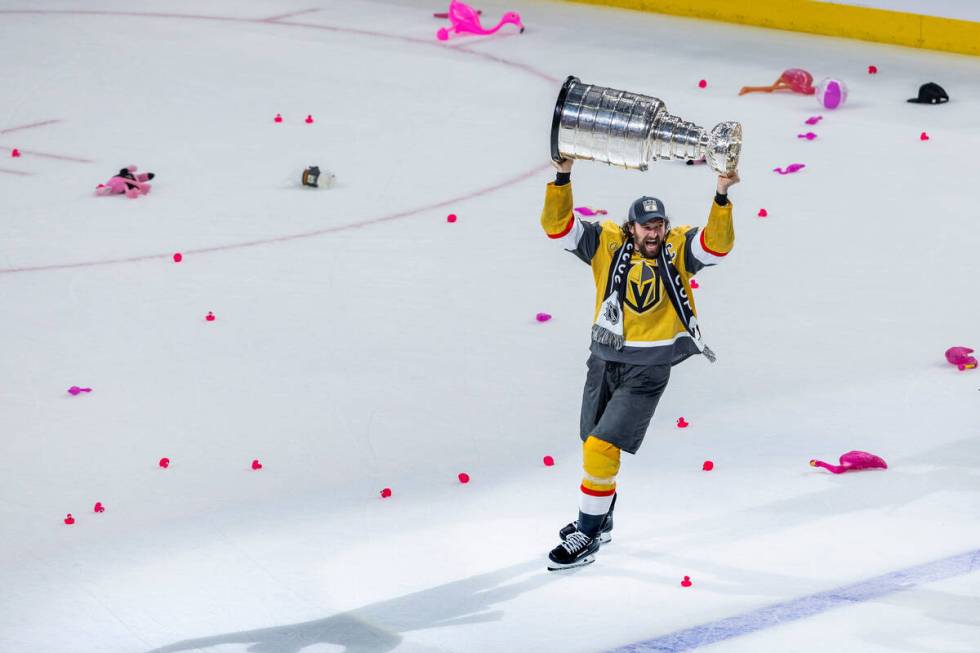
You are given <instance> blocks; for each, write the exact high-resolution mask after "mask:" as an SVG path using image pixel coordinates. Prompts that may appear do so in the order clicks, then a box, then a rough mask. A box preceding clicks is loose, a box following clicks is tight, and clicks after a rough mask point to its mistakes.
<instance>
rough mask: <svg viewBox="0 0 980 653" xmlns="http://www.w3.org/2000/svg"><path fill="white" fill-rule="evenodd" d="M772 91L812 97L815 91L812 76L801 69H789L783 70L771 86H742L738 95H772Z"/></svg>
mask: <svg viewBox="0 0 980 653" xmlns="http://www.w3.org/2000/svg"><path fill="white" fill-rule="evenodd" d="M773 91H792V92H793V93H802V94H803V95H813V94H814V93H816V92H817V89H815V88H814V87H813V75H811V74H810V73H808V72H807V71H805V70H803V69H802V68H790V69H788V70H784V71H783V74H782V75H780V76H779V79H777V80H776V81H775V82H773V84H772V86H743V87H742V90H740V91H739V92H738V94H739V95H745V94H746V93H759V92H761V93H772V92H773Z"/></svg>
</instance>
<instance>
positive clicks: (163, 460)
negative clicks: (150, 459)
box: [158, 458, 170, 469]
mask: <svg viewBox="0 0 980 653" xmlns="http://www.w3.org/2000/svg"><path fill="white" fill-rule="evenodd" d="M158 464H159V465H160V467H161V468H162V469H166V468H168V467H170V459H169V458H161V459H160V462H159V463H158Z"/></svg>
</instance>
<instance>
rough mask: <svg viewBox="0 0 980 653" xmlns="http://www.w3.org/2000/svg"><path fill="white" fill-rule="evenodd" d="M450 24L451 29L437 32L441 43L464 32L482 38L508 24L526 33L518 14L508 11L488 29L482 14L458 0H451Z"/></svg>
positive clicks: (442, 29)
mask: <svg viewBox="0 0 980 653" xmlns="http://www.w3.org/2000/svg"><path fill="white" fill-rule="evenodd" d="M449 22H450V23H452V26H451V27H449V29H446V28H445V27H440V28H439V31H438V32H436V38H437V39H439V40H440V41H447V40H449V35H450V34H463V33H464V32H465V33H469V34H477V35H481V36H485V35H487V34H493V33H495V32H496V31H497V30H499V29H500V28H501V27H503V26H504V25H506V24H507V23H512V24H514V25H517V26H518V27H519V28H520V29H521V33H522V34H523V33H524V25H523V24H522V23H521V17H520V15H519V14H518V13H517V12H515V11H508V12H507V13H506V14H504V15H503V17H502V18H501V19H500V22H499V23H497V24H496V25H494V26H493V27H491V28H489V29H488V28H485V27H484V26H483V25H482V24H481V23H480V12H478V11H477V10H476V9H474V8H473V7H471V6H469V5H468V4H466V3H464V2H459V1H458V0H451V1H450V3H449Z"/></svg>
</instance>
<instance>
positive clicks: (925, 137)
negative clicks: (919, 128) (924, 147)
mask: <svg viewBox="0 0 980 653" xmlns="http://www.w3.org/2000/svg"><path fill="white" fill-rule="evenodd" d="M919 140H920V141H927V140H929V134H927V133H925V132H922V133H921V134H919Z"/></svg>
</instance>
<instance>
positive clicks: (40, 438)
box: [0, 0, 980, 653]
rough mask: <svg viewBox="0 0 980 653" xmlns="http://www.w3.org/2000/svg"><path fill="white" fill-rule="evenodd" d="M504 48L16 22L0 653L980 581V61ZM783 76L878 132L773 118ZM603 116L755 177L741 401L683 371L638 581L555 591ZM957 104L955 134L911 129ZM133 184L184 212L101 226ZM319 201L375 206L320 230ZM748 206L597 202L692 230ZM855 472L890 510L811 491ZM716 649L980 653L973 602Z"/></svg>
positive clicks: (428, 629)
mask: <svg viewBox="0 0 980 653" xmlns="http://www.w3.org/2000/svg"><path fill="white" fill-rule="evenodd" d="M478 6H479V7H480V8H482V9H483V11H484V18H485V20H489V21H493V20H494V19H495V17H497V16H499V15H500V14H502V13H503V12H504V11H506V10H509V9H515V10H517V11H519V12H520V13H521V15H522V18H523V20H524V23H525V24H526V26H527V31H526V32H525V33H524V34H523V35H520V36H518V35H515V34H514V33H513V30H512V29H511V28H505V29H504V30H501V32H500V33H499V34H498V35H496V36H494V37H491V38H486V39H476V38H460V39H459V40H455V41H450V42H449V43H439V42H437V41H436V40H435V38H434V34H435V31H436V29H437V28H438V27H440V26H441V25H442V24H443V23H444V21H441V20H439V19H436V18H433V16H432V13H433V12H434V11H440V10H443V11H444V10H445V6H444V5H443V4H442V3H439V2H432V3H410V2H377V1H374V2H372V1H366V0H351V1H347V2H339V1H334V2H323V3H315V2H310V3H292V2H273V1H271V0H256V1H250V2H247V3H245V2H232V1H231V0H209V1H208V2H192V1H190V0H186V1H174V2H155V3H132V2H121V1H117V0H92V1H90V2H84V3H82V2H68V1H66V0H50V1H46V2H34V3H30V2H23V1H21V2H17V1H16V0H2V1H0V8H2V13H0V80H2V84H3V89H2V93H3V102H2V104H0V147H2V148H3V149H2V154H3V159H2V160H0V311H2V312H0V371H2V379H3V383H2V390H0V651H2V652H3V653H8V652H9V653H21V652H28V651H29V652H44V653H75V652H79V653H128V652H139V653H145V652H147V651H151V650H157V649H159V650H163V651H181V650H192V651H207V652H209V653H211V652H213V653H233V652H235V653H237V652H243V651H251V652H252V653H298V652H300V651H302V652H303V653H328V652H339V651H347V652H349V653H368V652H376V651H398V652H426V653H434V652H437V651H438V652H446V651H452V652H467V653H469V652H500V651H562V652H569V653H571V652H579V651H581V652H592V651H602V650H609V649H613V648H615V647H618V646H623V645H626V644H628V643H630V642H636V641H641V640H647V639H651V638H655V637H659V636H662V635H665V634H669V633H673V632H676V631H679V630H683V629H686V628H690V627H693V626H697V625H700V624H706V623H711V622H714V621H717V620H720V619H724V618H727V617H732V616H737V615H742V614H745V613H748V612H751V611H752V610H754V609H757V608H760V607H763V606H769V605H774V604H780V603H783V602H786V601H790V600H793V599H796V598H798V597H802V596H806V595H809V594H814V593H818V592H823V591H827V590H830V589H833V588H836V587H841V586H846V585H851V584H853V583H857V582H860V581H862V580H865V579H869V578H873V577H876V576H879V575H882V574H888V573H890V572H894V571H898V570H902V569H905V568H908V567H911V566H914V565H919V564H922V563H927V562H930V561H934V560H939V559H942V558H944V557H947V556H952V555H955V554H959V553H963V552H967V551H971V550H977V549H980V521H978V519H977V515H978V512H980V471H978V467H980V427H978V423H980V420H978V417H980V410H978V407H980V403H978V400H980V394H978V392H977V390H978V386H980V370H974V371H965V372H959V371H957V370H956V369H955V368H954V367H952V366H950V365H948V364H947V363H946V362H945V361H944V359H943V351H944V350H945V349H946V348H947V347H950V346H953V345H971V346H973V347H977V346H978V345H980V332H978V328H977V327H978V323H980V308H978V300H977V283H978V280H980V263H978V259H977V253H978V251H980V226H978V225H980V209H978V206H980V196H978V184H977V183H976V180H975V177H976V153H977V152H978V151H980V59H977V58H971V57H966V56H957V55H950V54H942V53H936V52H925V51H918V50H913V49H907V48H900V47H891V46H881V45H874V44H870V43H860V42H854V41H848V40H842V39H834V38H826V37H816V36H806V35H800V34H794V33H788V32H779V31H767V30H764V29H755V28H747V27H739V26H734V25H724V24H717V23H709V22H703V21H696V20H687V19H681V18H672V17H666V16H658V15H648V14H640V13H632V12H628V11H622V10H614V9H602V8H596V7H591V6H586V5H574V4H564V3H558V2H543V1H530V0H529V1H523V2H513V3H507V2H505V1H504V0H487V1H483V0H480V2H479V3H478ZM25 10H29V11H25ZM295 12H300V13H295ZM294 13H295V15H292V16H288V17H284V18H279V19H275V17H276V16H282V15H285V14H294ZM209 17H211V18H209ZM219 18H220V19H219ZM266 18H270V19H272V20H266V21H263V20H262V19H266ZM871 64H874V65H876V66H877V67H878V70H879V73H878V74H877V75H876V76H871V75H868V74H867V72H866V69H867V66H868V65H871ZM790 67H802V68H806V69H808V70H810V71H811V72H812V73H813V74H814V76H815V77H816V78H817V79H819V78H822V77H825V76H829V75H833V76H837V77H839V78H841V79H843V80H845V81H846V83H847V85H848V87H849V89H850V97H849V100H848V102H847V104H846V105H845V106H844V107H843V108H842V109H840V110H837V111H834V112H830V111H824V110H820V107H818V105H817V103H816V102H815V100H814V99H813V98H812V97H803V96H793V95H781V96H771V95H764V94H757V95H748V96H744V97H738V96H737V91H738V89H739V87H741V86H742V85H759V84H767V83H770V82H772V81H773V80H774V79H775V78H776V77H777V76H778V75H779V73H780V71H782V70H783V69H785V68H790ZM569 74H574V75H577V76H579V77H580V78H582V79H583V80H584V81H586V82H590V83H596V84H600V85H604V86H612V87H614V88H622V89H627V90H630V91H635V92H643V93H647V94H651V95H655V96H658V97H660V98H662V99H663V100H664V101H665V102H666V103H667V107H668V109H669V110H670V111H671V112H672V113H674V114H676V115H680V116H681V117H683V118H684V119H686V120H691V121H693V122H695V123H697V124H700V125H704V126H708V127H710V126H711V125H714V124H715V123H716V122H719V121H722V120H739V121H741V122H742V123H743V124H744V128H745V146H744V153H743V156H742V162H741V175H742V179H743V182H742V183H741V184H740V185H738V186H736V187H734V188H733V189H732V199H733V202H734V205H735V214H736V216H737V217H736V231H737V244H736V247H735V250H734V251H733V252H732V254H731V255H730V257H729V259H730V260H727V261H725V262H724V264H723V265H720V266H718V267H717V268H714V269H710V270H706V271H704V272H703V273H701V274H700V275H699V276H698V279H699V281H700V284H701V289H700V290H698V291H696V293H697V294H696V298H697V302H698V307H699V311H700V314H701V321H702V328H703V331H704V334H705V339H706V341H707V342H708V343H709V345H711V347H712V348H713V349H714V350H715V351H716V352H717V353H718V355H719V362H718V363H717V364H714V365H711V364H709V363H708V362H707V361H705V360H702V359H697V360H689V361H687V362H685V363H683V364H682V365H680V366H678V367H676V368H675V369H674V372H673V377H672V379H671V382H670V386H669V388H668V390H667V392H666V394H665V395H664V397H663V400H662V401H661V404H660V407H659V410H658V412H657V415H656V417H655V418H654V422H653V424H652V426H651V428H650V431H649V433H648V434H647V438H646V442H645V443H644V445H643V447H642V448H641V449H640V451H639V453H638V455H637V456H635V457H633V456H625V459H624V461H623V468H622V472H621V474H620V478H619V489H620V494H621V498H620V501H619V505H618V507H617V514H616V517H617V520H616V529H615V531H614V539H613V543H612V544H610V545H609V546H607V547H604V548H603V549H602V550H601V551H600V553H599V556H598V559H597V562H596V563H595V564H593V565H591V566H589V567H586V568H583V569H581V570H579V571H575V572H569V573H558V574H556V573H548V572H546V571H545V554H546V553H547V551H548V550H549V549H550V548H552V547H553V546H554V545H555V544H556V543H557V535H556V530H557V529H558V528H559V527H560V526H562V525H564V524H565V523H566V522H568V521H569V520H571V519H573V518H574V517H575V515H576V512H575V511H576V509H577V502H578V490H577V488H578V481H579V473H580V470H579V464H580V462H579V439H578V410H579V401H580V397H581V387H582V383H583V381H584V372H585V366H584V363H585V359H586V357H587V355H588V352H587V348H588V338H589V328H590V324H591V319H592V310H593V294H594V287H593V283H592V276H591V274H590V272H589V270H588V268H587V267H586V266H585V265H583V264H582V263H581V262H579V261H578V260H577V259H575V258H574V257H573V256H572V255H570V254H567V253H564V252H562V251H560V250H559V249H557V248H555V247H554V245H553V243H552V242H550V241H549V240H548V238H546V237H545V235H544V234H543V233H542V230H541V227H540V225H539V221H538V215H539V211H540V208H541V202H542V199H543V196H544V185H545V183H546V182H547V181H548V180H549V179H550V178H551V177H552V170H551V168H550V166H549V165H548V128H549V125H550V120H551V112H552V108H553V106H554V100H555V97H556V95H557V91H558V87H559V84H560V82H561V80H563V79H564V78H565V76H567V75H569ZM702 78H703V79H705V80H707V82H708V85H707V88H705V89H703V90H702V89H699V88H698V86H697V83H698V80H699V79H702ZM927 81H936V82H939V83H940V84H941V85H942V86H944V87H945V88H946V89H947V91H948V92H949V93H950V95H951V97H952V102H950V103H949V104H948V105H945V106H940V107H934V106H920V105H915V104H909V103H907V102H906V101H905V100H906V98H909V97H912V96H914V95H915V92H916V90H917V89H918V87H919V85H920V84H922V83H924V82H927ZM277 112H279V113H282V115H283V116H284V118H285V122H284V123H283V124H281V125H276V124H274V123H273V121H272V118H273V116H274V115H275V114H276V113H277ZM307 114H312V115H313V117H314V119H315V122H314V124H312V125H307V124H305V123H304V122H303V118H305V116H306V115H307ZM812 115H823V116H824V119H823V121H822V122H820V123H819V124H818V125H816V126H815V127H810V126H807V125H804V124H803V122H804V120H805V119H806V118H807V117H809V116H812ZM45 121H59V122H51V123H48V124H45V125H39V126H35V127H33V128H25V129H18V130H16V131H10V130H13V129H15V128H17V127H21V126H26V125H31V124H35V123H40V122H45ZM807 131H814V132H816V133H817V134H818V135H819V138H818V139H816V140H814V141H806V140H802V139H798V138H797V134H798V133H805V132H807ZM923 131H924V132H927V133H928V134H929V136H930V140H928V141H921V140H920V137H919V135H920V133H921V132H923ZM13 147H17V148H19V149H20V150H21V151H22V152H23V153H24V155H23V156H22V157H20V158H10V157H9V156H8V152H9V148H13ZM42 155H47V156H42ZM52 157H57V158H52ZM795 162H799V163H805V164H806V165H807V167H806V168H805V169H804V170H803V171H802V172H800V173H798V174H795V175H787V176H780V175H777V174H775V173H773V172H772V169H773V168H774V167H777V166H785V165H788V164H790V163H795ZM128 164H137V165H139V166H140V167H141V169H143V170H149V171H153V172H155V173H157V178H156V179H155V180H154V182H153V187H154V188H153V191H152V193H151V194H150V195H149V196H147V197H141V198H138V199H135V200H130V199H126V198H124V197H95V196H93V193H92V191H93V189H94V187H95V185H96V184H98V183H100V182H103V181H105V180H106V179H107V178H108V177H109V176H110V175H111V174H112V173H113V172H114V171H116V170H118V169H119V167H121V166H124V165H128ZM312 164H318V165H320V166H321V167H322V168H327V169H330V170H331V171H333V172H334V173H335V174H336V175H337V180H338V186H337V187H336V188H334V189H332V190H312V189H304V188H300V187H299V186H298V179H299V173H300V171H301V170H302V169H303V168H304V167H305V166H307V165H312ZM25 173H28V174H25ZM714 183H715V182H714V179H713V177H712V175H711V173H710V172H709V171H708V170H707V169H706V168H705V167H704V166H697V167H689V166H685V165H683V164H681V163H676V162H658V163H656V164H654V165H653V166H652V168H651V170H650V171H649V172H647V173H638V172H628V171H625V170H620V169H614V168H608V167H605V166H602V165H599V164H590V163H588V162H580V163H579V164H578V165H576V167H575V170H574V181H573V184H574V192H575V201H576V205H589V206H592V207H595V208H604V209H607V210H608V211H609V217H611V218H613V219H616V220H620V219H621V218H622V217H623V214H624V212H625V209H626V207H627V206H628V204H629V202H630V201H631V200H632V199H633V198H635V197H636V196H638V195H641V194H648V193H649V194H655V195H658V196H660V197H661V198H663V199H664V201H665V203H666V205H667V208H668V210H669V211H670V212H671V213H672V215H673V216H674V221H675V224H681V223H687V224H702V223H703V221H704V219H705V217H706V214H707V210H708V208H709V204H710V202H711V198H712V196H713V193H714ZM763 207H764V208H766V209H767V210H768V213H769V217H768V218H765V219H763V218H758V217H756V213H757V212H758V210H759V209H760V208H763ZM450 212H452V213H456V214H457V215H458V216H459V221H458V222H456V223H455V224H449V223H447V221H446V215H447V214H448V213H450ZM293 236H295V237H293ZM177 251H180V252H183V253H184V256H185V258H184V260H183V262H182V263H180V264H175V263H173V262H172V260H171V258H170V257H171V255H172V254H173V253H174V252H177ZM76 264H77V265H76ZM208 311H213V312H214V313H215V315H216V316H217V319H216V320H215V321H214V322H206V321H205V320H204V315H205V314H206V313H207V312H208ZM539 311H544V312H548V313H550V314H552V315H553V316H554V319H552V320H551V321H550V322H547V323H543V324H539V323H537V322H536V321H535V314H536V313H537V312H539ZM72 385H78V386H88V387H92V388H93V392H92V393H91V394H87V395H86V394H83V395H80V396H77V397H72V396H69V395H68V394H67V393H66V392H65V390H66V389H67V388H68V387H69V386H72ZM682 415H683V416H685V417H686V418H687V419H688V420H689V421H690V422H691V427H690V428H688V429H686V430H679V429H677V428H676V427H675V421H676V419H677V417H679V416H682ZM851 449H862V450H867V451H871V452H874V453H876V454H879V455H881V456H883V457H884V458H885V459H886V460H887V461H888V463H889V465H890V468H889V469H888V470H887V471H883V472H868V473H861V474H845V475H841V476H834V475H831V474H829V473H827V472H825V471H823V470H817V469H813V468H811V467H809V466H808V464H807V463H808V461H809V460H810V459H811V458H822V459H824V460H830V461H834V460H836V457H837V456H838V455H839V454H841V453H843V452H845V451H848V450H851ZM546 454H550V455H553V456H555V458H556V459H557V461H558V462H557V465H556V466H554V467H551V468H546V467H544V466H543V465H542V464H541V459H542V456H543V455H546ZM163 456H168V457H169V458H170V459H171V460H172V464H171V466H170V468H169V469H167V470H162V469H159V468H158V467H157V461H158V460H159V459H160V458H161V457H163ZM255 458H258V459H259V460H261V462H262V463H263V465H264V468H263V469H261V470H259V471H253V470H251V469H250V467H249V464H250V463H251V461H252V460H253V459H255ZM706 459H711V460H713V461H714V462H715V465H716V467H715V469H714V471H711V472H703V471H701V463H702V462H703V461H704V460H706ZM459 472H467V473H468V474H470V476H471V477H472V481H471V482H470V483H469V484H467V485H461V484H459V483H458V482H457V480H456V475H457V473H459ZM384 487H390V488H391V489H392V490H393V496H392V497H391V498H389V499H385V500H382V499H381V498H380V497H379V494H378V493H379V491H380V490H381V489H382V488H384ZM96 501H101V502H102V503H103V504H104V505H105V507H106V511H105V512H104V513H102V514H95V513H93V511H92V506H93V504H94V503H95V502H96ZM69 512H71V513H72V514H73V515H74V517H75V518H76V520H77V522H76V523H75V524H74V525H73V526H70V527H69V526H66V525H64V524H63V523H62V519H63V518H64V516H65V514H66V513H69ZM684 575H688V576H690V577H691V578H692V579H693V581H694V586H693V587H691V588H686V589H685V588H681V587H680V585H679V583H680V580H681V578H682V577H683V576H684ZM704 649H705V650H710V651H739V652H742V651H745V652H758V651H780V652H786V651H793V652H801V651H802V652H806V651H827V650H832V651H837V652H842V651H846V652H861V653H878V652H885V651H890V652H902V653H905V652H925V651H977V650H980V574H978V573H972V574H963V575H958V576H955V577H951V578H948V579H946V580H942V581H938V582H933V583H928V584H921V585H916V586H914V587H910V588H909V589H907V590H905V591H902V592H897V593H893V594H889V595H887V596H884V597H881V598H879V599H876V600H873V601H869V602H865V603H861V604H859V605H841V606H840V607H837V608H835V609H833V610H829V611H827V612H824V613H822V614H819V615H817V616H814V617H811V618H808V619H803V620H799V621H794V622H792V623H786V624H782V625H776V626H770V627H765V628H762V629H759V630H757V631H755V632H753V633H750V634H746V635H744V636H742V637H737V638H733V639H729V640H727V641H724V642H721V643H717V644H714V645H711V646H705V647H704Z"/></svg>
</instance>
